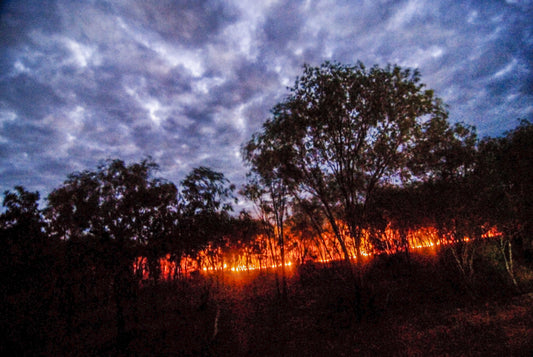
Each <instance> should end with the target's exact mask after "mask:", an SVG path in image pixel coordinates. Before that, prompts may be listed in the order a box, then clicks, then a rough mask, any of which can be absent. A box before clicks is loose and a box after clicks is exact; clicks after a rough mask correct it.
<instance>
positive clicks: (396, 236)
mask: <svg viewBox="0 0 533 357" xmlns="http://www.w3.org/2000/svg"><path fill="white" fill-rule="evenodd" d="M340 226H342V225H340ZM291 233H292V232H291ZM500 234H501V233H500V232H498V230H497V229H496V228H494V227H485V228H483V230H482V233H481V234H480V235H479V236H478V237H466V236H464V237H460V239H457V238H455V237H453V236H452V235H445V234H440V233H439V231H438V229H436V228H434V227H423V228H419V229H416V230H415V229H413V230H409V231H408V232H407V233H406V236H407V241H408V243H409V250H416V249H423V248H433V249H436V248H438V247H442V246H449V245H452V244H455V243H460V242H465V243H466V242H468V243H471V242H473V241H475V240H479V239H486V238H493V237H499V236H500ZM363 235H364V239H363V244H362V247H363V249H362V253H361V254H362V256H363V257H370V256H373V255H378V254H396V253H399V252H402V251H404V250H405V247H404V245H402V241H401V237H400V232H399V231H398V230H397V229H393V228H391V227H390V225H388V226H387V228H386V229H384V230H383V231H376V230H374V231H369V230H364V233H363ZM268 239H269V238H268V237H267V236H266V235H262V234H260V235H257V236H256V237H255V240H254V241H253V242H252V243H251V244H250V245H249V246H245V247H241V248H240V249H232V247H231V244H230V243H229V242H227V244H228V246H227V247H226V248H227V249H222V248H221V247H217V248H214V247H212V246H209V247H207V248H206V249H203V250H202V251H200V252H199V253H198V255H197V256H195V257H191V256H187V257H182V258H181V260H180V264H179V265H178V264H177V263H176V262H175V261H174V260H173V259H171V256H170V254H167V255H166V256H165V257H162V258H160V259H159V265H160V269H161V278H162V279H163V280H174V279H177V278H179V277H181V276H191V274H198V273H199V272H203V273H212V272H217V271H218V272H220V271H224V272H228V273H238V272H246V271H254V270H259V271H263V270H265V271H266V270H269V269H276V268H279V267H281V257H280V249H279V247H277V246H275V247H274V246H273V249H272V250H270V249H269V245H268V242H267V240H268ZM345 239H346V243H347V247H348V249H349V252H350V259H353V260H355V259H356V256H357V254H356V250H355V245H354V243H353V242H351V240H350V238H349V236H348V235H347V234H346V237H345ZM252 246H254V247H262V249H260V250H258V249H255V250H254V249H252V248H251V247H252ZM285 254H286V261H285V267H294V266H297V265H300V264H305V263H309V262H313V263H329V262H333V261H342V260H343V252H342V250H341V248H340V247H339V243H338V241H337V240H336V239H335V236H334V235H333V233H331V232H325V233H324V234H323V240H320V239H319V238H318V237H315V239H310V240H309V239H308V240H300V239H298V238H297V236H296V235H295V234H288V235H287V244H286V251H285ZM133 268H134V271H135V272H136V274H137V275H138V276H142V279H143V280H147V279H149V276H150V274H149V266H148V260H147V258H146V257H138V258H137V259H136V260H135V262H134V267H133Z"/></svg>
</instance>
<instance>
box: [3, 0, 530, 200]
mask: <svg viewBox="0 0 533 357" xmlns="http://www.w3.org/2000/svg"><path fill="white" fill-rule="evenodd" d="M532 19H533V1H525V0H524V1H520V0H515V1H490V0H479V1H455V0H449V1H445V0H441V1H435V0H433V1H429V0H428V1H423V0H405V1H398V0H393V1H387V0H369V1H366V0H360V1H355V0H352V1H313V0H306V1H283V0H279V1H275V0H268V1H259V0H250V1H246V0H234V1H229V0H228V1H210V0H185V1H168V0H139V1H130V0H114V1H100V0H87V1H66V0H56V1H43V0H35V1H31V0H27V1H26V0H18V1H3V2H2V3H1V5H0V190H1V192H4V191H5V190H8V189H13V187H14V186H15V185H23V186H24V187H25V188H26V189H28V190H31V191H39V192H40V193H41V196H42V197H46V196H47V195H48V193H50V192H51V191H52V190H53V189H54V188H57V187H59V186H60V185H61V183H62V182H63V181H64V180H65V179H66V178H67V175H68V174H70V173H72V172H76V171H82V170H86V169H95V168H96V167H97V165H98V164H99V163H101V162H102V161H103V160H105V159H115V158H120V159H123V160H125V161H127V162H135V161H140V160H141V159H143V158H145V157H147V156H151V157H152V158H153V159H154V160H155V161H156V162H157V163H158V164H159V165H160V171H159V172H158V176H160V177H163V178H166V179H168V180H170V181H172V182H174V183H176V184H177V183H179V181H181V180H182V179H183V178H184V177H185V175H186V174H187V173H188V172H190V170H191V169H193V168H195V167H199V166H208V167H210V168H212V169H213V170H216V171H219V172H222V173H224V175H225V176H226V177H227V178H228V179H229V180H230V181H231V182H233V183H235V184H236V185H237V186H239V185H241V184H242V183H244V181H245V173H246V169H245V167H244V165H243V163H242V159H241V157H240V154H239V151H240V148H241V145H242V144H243V143H244V142H245V141H247V140H249V139H250V138H251V135H252V133H254V132H256V131H257V130H259V129H260V127H261V124H262V123H263V122H264V121H265V120H266V119H267V118H268V117H269V114H270V109H271V108H272V107H273V106H274V105H275V104H276V103H278V102H280V101H281V100H283V98H284V97H285V96H286V95H287V94H288V91H287V87H290V86H292V85H293V84H294V81H295V79H296V78H297V76H299V75H301V74H302V66H303V65H304V64H310V65H312V66H318V65H320V64H321V63H322V62H324V61H326V60H330V61H338V62H340V63H343V64H355V63H356V62H357V61H362V62H363V63H364V64H365V65H366V66H372V65H374V64H377V65H379V66H385V65H387V64H389V63H390V64H398V65H400V66H402V67H409V68H418V69H419V70H420V72H421V75H422V82H423V83H425V84H426V85H427V87H428V88H431V89H434V90H435V93H436V95H437V96H439V97H440V98H442V99H443V101H444V102H445V103H446V104H447V105H448V110H449V118H450V121H451V122H459V121H462V122H465V123H467V124H471V125H475V126H476V127H477V129H478V134H479V136H480V137H483V136H498V135H502V133H504V132H505V131H506V130H509V129H512V128H514V127H516V126H517V124H518V119H519V118H523V119H528V120H533V21H532Z"/></svg>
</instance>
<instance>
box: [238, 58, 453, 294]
mask: <svg viewBox="0 0 533 357" xmlns="http://www.w3.org/2000/svg"><path fill="white" fill-rule="evenodd" d="M423 87H424V85H423V84H421V83H420V75H419V73H418V72H417V71H414V72H413V71H411V70H408V69H402V68H400V67H398V66H387V67H386V68H379V67H377V66H374V67H372V68H370V69H367V68H366V67H365V66H364V65H363V64H362V63H359V64H357V65H356V66H347V65H341V64H337V63H329V62H326V63H324V64H323V65H321V66H320V67H310V66H305V67H304V74H303V76H301V77H300V78H298V80H297V81H296V83H295V85H294V87H292V88H290V96H289V97H288V98H287V99H285V100H284V101H283V102H281V103H279V104H278V105H276V106H275V107H274V109H273V111H272V118H271V119H269V120H267V121H266V122H265V123H264V125H263V128H262V129H261V131H260V132H259V133H257V134H255V135H254V136H253V138H252V140H251V141H250V142H249V144H248V147H249V150H248V151H249V152H251V153H253V155H254V156H261V155H262V154H265V155H267V157H268V159H269V160H272V161H273V162H272V163H271V164H270V167H272V168H275V169H276V171H277V175H278V176H279V177H280V178H282V179H283V180H284V182H285V183H286V184H288V185H289V186H294V187H297V188H298V189H299V190H302V191H304V192H307V193H308V194H310V195H312V196H314V197H316V198H317V199H318V200H319V202H320V203H321V205H322V208H323V210H324V212H325V215H326V217H327V218H328V220H329V222H330V225H331V226H332V228H333V231H334V233H335V236H336V238H337V240H338V242H339V244H340V246H341V248H342V250H343V252H344V258H345V261H346V262H347V264H348V265H350V266H351V264H350V254H349V252H348V248H347V247H346V243H345V240H344V237H343V235H342V234H341V230H340V228H339V226H338V221H342V222H345V224H346V225H347V227H348V231H349V235H350V236H351V238H352V239H353V241H354V243H355V251H356V255H357V262H360V261H361V258H362V254H361V241H362V238H363V229H364V228H365V227H366V226H367V202H368V201H369V199H370V198H371V197H372V195H373V194H374V191H375V189H376V187H377V186H379V184H380V183H383V182H385V181H389V182H394V180H395V178H397V177H399V176H402V175H405V174H406V171H407V170H406V163H407V161H408V159H409V158H410V156H411V155H412V152H413V148H414V147H415V146H416V144H417V141H418V140H417V139H418V138H419V137H420V136H422V134H424V123H427V122H433V121H439V122H445V121H446V112H445V110H444V108H443V105H442V104H441V102H440V100H439V99H438V98H435V97H434V95H433V92H432V91H431V90H424V89H423ZM358 275H359V274H358ZM357 280H360V277H359V278H357ZM357 285H358V286H359V288H360V286H361V282H360V281H359V282H358V283H357ZM359 288H358V289H357V290H359Z"/></svg>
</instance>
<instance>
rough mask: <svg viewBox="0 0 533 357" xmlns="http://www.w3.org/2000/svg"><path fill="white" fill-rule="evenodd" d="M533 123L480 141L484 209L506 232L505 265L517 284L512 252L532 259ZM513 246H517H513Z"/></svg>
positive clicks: (479, 173)
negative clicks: (503, 134) (501, 135)
mask: <svg viewBox="0 0 533 357" xmlns="http://www.w3.org/2000/svg"><path fill="white" fill-rule="evenodd" d="M532 177H533V124H532V123H531V122H529V121H525V120H523V121H521V122H520V125H519V126H518V127H517V128H515V129H513V130H511V131H509V132H507V133H505V136H503V137H497V138H485V139H484V140H482V141H481V143H480V148H479V156H478V163H477V169H476V179H477V180H478V182H477V185H478V187H480V188H482V190H480V192H479V194H480V196H481V200H482V205H481V207H480V211H481V213H482V214H483V215H484V217H485V218H486V219H487V220H488V221H489V222H490V223H491V224H492V225H495V226H496V227H497V228H498V230H499V231H500V232H502V233H503V235H502V236H501V237H500V248H501V251H502V257H503V259H504V262H505V265H506V269H507V271H508V273H509V275H510V277H511V280H512V281H513V284H514V285H515V286H516V287H517V288H518V282H517V281H516V278H515V275H514V269H513V254H514V253H513V252H516V253H519V256H521V257H525V258H526V261H528V262H529V263H531V261H533V240H532V238H531V237H532V236H533V225H532V222H533V208H532V207H533V183H532V180H531V178H532ZM513 247H517V248H518V249H515V250H513Z"/></svg>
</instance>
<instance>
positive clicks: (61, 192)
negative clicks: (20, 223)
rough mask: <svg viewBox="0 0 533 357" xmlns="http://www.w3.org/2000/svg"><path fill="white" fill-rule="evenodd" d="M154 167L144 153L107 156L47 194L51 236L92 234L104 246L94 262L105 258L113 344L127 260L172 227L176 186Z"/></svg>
mask: <svg viewBox="0 0 533 357" xmlns="http://www.w3.org/2000/svg"><path fill="white" fill-rule="evenodd" d="M156 169H157V165H156V164H155V163H154V162H153V161H152V160H150V159H146V160H143V161H141V162H140V163H133V164H130V165H126V164H125V163H124V162H123V161H121V160H113V161H107V162H106V163H105V164H103V165H101V166H99V167H98V169H97V170H96V171H83V172H79V173H73V174H71V175H70V176H69V177H68V179H67V180H66V181H65V182H64V183H63V185H62V186H60V187H59V188H57V189H56V190H54V191H53V192H52V193H50V195H49V196H48V208H47V211H46V213H47V217H48V220H49V221H50V234H51V235H52V236H53V237H57V238H59V239H62V240H69V241H73V240H76V241H79V240H81V241H84V240H89V241H91V240H96V241H98V242H99V244H100V245H101V246H105V247H106V249H105V250H104V251H103V252H102V253H103V254H104V255H103V256H101V257H100V259H99V261H97V262H94V263H95V264H98V263H99V262H101V261H102V260H104V261H106V262H107V263H108V264H109V266H108V269H109V270H108V274H109V276H110V277H111V283H112V287H113V295H114V298H115V303H116V305H115V307H116V323H117V342H118V347H119V349H124V348H125V346H126V344H127V340H126V330H125V328H126V321H125V317H124V308H125V304H126V300H128V299H129V298H130V297H131V296H133V295H134V292H135V290H136V287H137V283H136V282H135V279H134V275H133V261H134V259H135V258H136V257H137V256H138V255H139V254H141V253H142V252H145V251H146V250H145V248H146V247H150V248H153V247H154V246H158V245H160V244H161V241H162V240H165V239H166V235H168V234H170V232H172V224H173V222H172V220H168V219H167V216H168V214H169V211H171V208H172V207H174V206H175V205H176V203H177V201H176V199H177V198H176V196H177V189H176V187H175V186H174V184H172V183H169V182H166V181H163V180H161V179H156V178H152V173H153V172H154V171H155V170H156ZM152 244H153V246H152ZM154 254H155V255H156V256H157V253H154ZM156 256H152V257H151V258H153V259H155V258H156Z"/></svg>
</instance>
